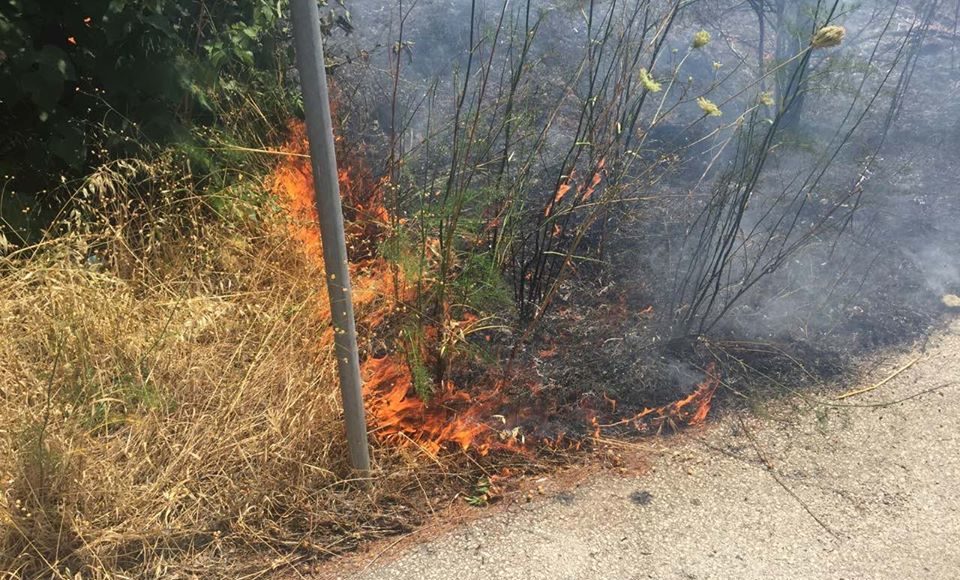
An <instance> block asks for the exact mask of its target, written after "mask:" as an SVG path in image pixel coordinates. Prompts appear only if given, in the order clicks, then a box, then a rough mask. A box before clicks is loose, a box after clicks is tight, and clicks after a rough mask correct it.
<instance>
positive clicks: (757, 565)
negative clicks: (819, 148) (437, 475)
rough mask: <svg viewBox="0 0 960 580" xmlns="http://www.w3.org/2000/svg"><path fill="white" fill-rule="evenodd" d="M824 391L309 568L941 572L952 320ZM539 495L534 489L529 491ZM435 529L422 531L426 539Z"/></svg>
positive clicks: (957, 527)
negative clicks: (451, 525)
mask: <svg viewBox="0 0 960 580" xmlns="http://www.w3.org/2000/svg"><path fill="white" fill-rule="evenodd" d="M913 361H916V362H915V363H914V364H913V366H910V367H909V368H907V369H906V370H903V371H902V372H901V373H900V374H898V375H896V376H895V377H894V378H893V379H891V380H889V381H887V382H885V383H883V384H882V385H880V386H879V387H877V388H875V389H874V390H872V391H869V392H867V393H863V394H861V395H857V396H853V397H849V398H846V399H844V400H837V399H836V390H835V389H829V388H828V389H826V390H811V391H807V392H805V393H802V394H799V395H795V396H792V397H789V398H787V399H782V400H776V401H772V400H767V401H766V402H765V403H763V404H762V405H761V406H760V407H758V408H757V409H755V412H754V413H745V412H740V411H731V410H728V411H726V412H724V413H723V414H722V416H721V417H720V418H719V420H718V421H717V422H716V423H715V424H713V425H712V426H709V427H707V428H705V429H704V430H699V431H688V432H687V433H685V434H684V435H682V436H680V437H678V438H672V439H647V440H644V441H641V442H639V443H616V445H617V446H616V447H615V449H616V450H617V452H618V453H621V454H622V455H623V456H624V461H625V462H627V463H629V462H631V461H633V462H634V463H637V464H641V465H642V464H644V462H646V466H647V467H646V468H645V469H642V473H637V472H636V471H634V470H624V469H622V468H621V469H607V470H604V471H603V472H601V473H600V474H596V475H594V476H592V477H590V478H588V479H587V480H586V481H576V480H574V481H573V482H570V481H567V485H566V486H564V485H563V482H562V480H561V482H560V485H559V486H556V485H552V484H551V482H549V481H542V482H541V483H540V484H538V485H539V489H541V490H542V491H543V496H542V499H541V500H537V501H532V502H530V501H527V500H526V499H525V498H524V497H523V495H522V493H520V492H518V493H517V495H518V496H519V497H516V498H513V499H514V501H507V502H505V506H504V507H503V508H501V509H500V510H499V511H498V512H496V513H494V514H492V515H491V517H489V518H488V519H485V520H474V521H469V522H467V523H465V524H464V525H462V526H461V527H459V528H456V529H454V530H452V531H449V530H448V531H442V532H440V533H439V536H438V537H433V538H430V536H429V535H427V534H424V535H419V536H416V535H415V536H410V537H409V538H407V539H406V540H400V541H397V540H393V541H390V542H388V543H384V544H382V545H375V546H371V547H370V549H369V550H368V551H367V552H366V553H362V554H357V555H356V556H354V557H353V558H351V559H350V560H346V561H341V562H335V563H333V564H332V565H327V566H325V567H321V568H320V569H318V570H317V571H316V572H315V573H314V574H312V575H310V576H308V577H310V578H318V579H319V578H338V579H348V578H356V579H363V580H386V579H390V578H404V579H421V580H429V579H434V578H436V579H441V578H462V579H465V580H469V579H472V578H477V579H481V578H482V579H484V580H491V579H512V578H529V579H539V578H543V579H550V580H553V579H556V578H570V579H572V578H610V579H621V578H622V579H638V578H683V579H691V578H696V579H701V580H704V579H709V578H832V579H837V578H918V579H919V578H952V577H955V575H956V571H957V569H958V568H960V556H958V553H957V551H956V550H955V548H954V546H955V545H956V544H957V543H958V542H960V499H958V498H960V494H958V491H960V490H958V488H957V483H956V482H957V481H960V463H958V458H960V448H958V439H957V437H956V433H957V431H958V429H960V388H958V386H960V366H958V365H960V326H958V323H957V321H956V320H955V321H954V322H953V323H952V324H951V325H950V326H949V327H948V328H947V329H945V330H943V331H941V332H938V333H937V334H936V335H935V336H934V337H933V338H932V340H931V341H930V342H929V344H928V345H927V346H926V348H923V347H920V346H918V347H916V348H913V349H910V352H905V353H904V354H903V355H901V356H899V357H893V358H887V359H886V360H885V361H884V362H883V363H882V364H881V365H880V366H878V367H877V368H875V369H873V371H871V372H869V373H867V374H866V375H864V376H863V377H861V379H860V380H859V381H857V382H856V383H855V384H853V385H847V387H849V388H856V387H872V386H875V385H877V384H879V383H881V381H883V379H885V378H887V377H889V376H890V375H891V374H893V372H895V371H896V370H898V369H902V368H903V367H904V366H906V365H907V364H909V363H910V362H913ZM538 497H539V496H538ZM434 535H435V536H436V534H434Z"/></svg>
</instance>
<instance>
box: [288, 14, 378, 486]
mask: <svg viewBox="0 0 960 580" xmlns="http://www.w3.org/2000/svg"><path fill="white" fill-rule="evenodd" d="M290 4H291V12H292V14H291V16H292V22H293V40H294V47H295V49H296V53H297V69H298V70H299V71H300V86H301V89H302V90H303V109H304V112H305V114H306V118H307V137H308V138H309V140H310V158H311V161H312V166H313V187H314V191H315V192H316V205H317V216H318V217H319V221H320V237H321V239H322V240H323V264H324V269H325V270H326V276H327V292H328V293H329V295H330V311H331V317H332V318H333V328H334V348H335V350H336V355H337V371H338V373H339V376H340V394H341V396H342V398H343V414H344V420H345V422H346V424H347V443H348V445H349V447H350V464H351V465H352V466H353V467H354V469H357V470H359V471H361V472H367V471H369V470H370V450H369V444H368V442H367V423H366V419H365V418H364V412H363V395H362V393H361V390H360V360H359V357H358V354H357V329H356V326H355V323H354V320H353V297H352V292H351V289H350V273H349V271H348V270H347V245H346V242H345V240H344V233H343V212H342V210H341V208H340V184H339V183H338V182H337V156H336V152H335V151H334V148H333V123H332V122H331V120H330V101H329V97H328V95H327V77H326V71H325V69H324V64H323V39H322V37H321V35H320V13H319V11H318V9H317V0H292V1H291V3H290Z"/></svg>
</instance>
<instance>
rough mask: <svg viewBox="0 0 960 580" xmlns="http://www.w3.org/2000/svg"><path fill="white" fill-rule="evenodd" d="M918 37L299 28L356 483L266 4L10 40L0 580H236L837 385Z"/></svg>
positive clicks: (342, 17)
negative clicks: (345, 327)
mask: <svg viewBox="0 0 960 580" xmlns="http://www.w3.org/2000/svg"><path fill="white" fill-rule="evenodd" d="M946 4H947V3H946V2H936V1H932V2H931V1H925V2H913V3H906V2H899V1H890V2H887V1H886V0H884V1H879V0H878V1H877V2H870V3H866V5H865V6H861V7H854V6H848V5H846V4H845V3H840V2H812V1H809V2H808V1H804V2H785V1H783V0H769V1H767V0H761V1H756V2H747V3H736V5H733V3H726V2H722V1H709V2H708V1H703V2H690V1H689V0H685V1H681V0H676V1H659V0H657V1H655V0H639V1H635V2H627V3H622V2H619V1H610V2H592V1H591V2H587V3H584V4H577V5H576V6H573V5H571V6H566V5H563V6H561V5H558V6H552V7H550V8H549V9H547V8H544V7H540V6H537V5H536V4H535V3H533V2H531V1H530V0H527V1H526V2H519V3H510V2H497V1H491V2H480V1H479V0H472V1H465V2H455V3H453V5H452V6H451V11H450V14H449V15H447V16H446V17H449V18H451V19H452V21H456V22H458V23H459V24H458V26H460V27H461V28H462V29H463V35H462V37H461V35H459V34H458V35H452V34H447V35H442V34H441V35H439V36H435V37H433V38H431V35H437V34H438V33H437V32H435V31H434V32H431V28H430V27H431V26H438V25H439V21H433V20H431V19H429V18H427V17H426V16H425V15H424V14H423V13H422V11H420V12H418V9H419V8H418V6H417V3H416V2H407V1H406V0H404V1H403V2H401V3H397V4H396V5H394V4H390V5H389V6H388V7H387V9H388V11H392V12H391V14H390V16H384V17H383V18H386V19H387V20H386V22H385V23H383V22H381V23H380V24H382V26H383V28H385V29H386V31H387V33H388V37H389V38H390V41H389V42H388V43H386V44H384V43H383V42H382V38H381V39H380V40H378V41H376V42H374V41H371V40H369V38H367V37H365V36H364V34H365V32H366V33H368V34H370V35H379V34H380V33H381V32H382V30H380V29H378V28H376V26H374V24H376V22H375V21H374V20H373V18H374V17H373V16H370V14H375V13H378V12H376V11H375V10H373V9H372V8H371V6H372V5H370V2H368V1H366V0H365V1H364V2H358V3H357V4H356V5H350V6H348V7H349V8H350V10H352V11H354V12H356V13H357V15H356V16H357V18H356V20H354V19H352V18H351V14H350V11H348V10H347V8H345V7H344V6H339V5H338V6H334V7H327V8H326V11H325V12H324V14H325V16H324V30H325V32H326V33H327V35H328V42H329V45H330V46H331V50H330V51H329V54H328V57H329V59H330V62H329V63H328V64H329V67H328V72H329V73H330V78H331V81H332V84H333V86H334V89H335V90H334V101H335V102H334V106H335V113H336V117H337V119H336V121H335V125H336V127H337V131H336V132H337V143H338V156H339V161H340V166H341V175H340V181H341V187H342V190H343V192H342V193H343V196H344V206H345V213H346V218H347V230H348V231H347V234H348V243H349V249H350V252H351V271H352V273H353V276H354V279H353V284H354V289H355V297H354V300H355V303H356V308H357V317H358V328H359V332H360V342H361V345H360V346H361V350H362V357H363V359H362V369H363V372H364V377H365V382H366V383H365V393H364V394H365V398H366V404H367V413H368V422H369V427H370V434H371V442H372V444H373V456H374V464H375V469H374V471H373V473H371V474H370V476H369V481H358V479H357V478H356V475H355V474H352V473H351V472H350V470H349V466H348V461H347V451H346V445H345V442H344V441H343V437H342V425H341V422H340V406H339V401H338V396H337V389H336V377H335V365H334V361H333V358H332V356H333V352H332V332H333V330H332V329H331V328H330V325H329V323H328V314H327V312H328V304H327V298H326V289H325V288H324V286H323V276H324V275H323V263H322V257H321V253H320V251H319V249H320V248H319V239H318V235H317V233H316V231H315V229H316V228H315V225H314V224H315V214H314V213H313V205H312V195H313V192H312V181H311V178H310V173H309V171H310V169H309V168H310V165H309V160H308V158H307V156H306V152H307V148H306V141H305V137H304V135H303V128H302V124H301V123H300V121H299V120H298V119H300V118H301V116H302V111H301V103H300V96H299V89H298V87H297V83H296V75H295V73H294V71H293V69H292V62H293V59H292V56H293V55H292V52H291V51H292V48H291V46H290V42H289V35H290V32H289V23H288V22H287V20H286V15H287V13H288V10H287V6H286V3H285V2H268V1H265V0H238V1H235V2H226V3H207V2H196V1H193V0H157V1H155V2H150V3H146V4H144V3H130V2H123V1H118V0H113V1H109V2H108V1H106V0H104V1H100V2H97V1H81V0H72V1H69V2H59V3H54V4H49V5H39V4H38V5H34V4H32V3H27V2H23V3H21V2H11V3H8V5H6V6H5V7H4V8H2V9H0V35H2V36H0V38H2V40H0V87H2V89H0V123H2V124H3V126H4V136H5V137H6V138H5V139H4V143H3V144H2V145H0V153H2V161H0V174H2V175H0V179H2V181H0V210H2V214H0V217H2V222H0V491H2V493H0V577H9V578H32V577H36V578H41V577H42V578H50V577H52V578H176V577H182V578H187V577H204V578H209V577H225V578H226V577H229V578H236V577H242V576H243V575H244V574H249V575H251V576H250V577H255V576H256V575H258V574H266V573H268V572H269V571H271V570H274V569H277V568H280V567H283V566H287V565H291V564H298V563H302V562H304V561H310V560H315V559H324V558H328V557H330V556H332V555H334V554H337V553H341V552H343V551H345V550H349V549H352V548H353V547H355V546H357V545H358V543H360V542H361V541H364V540H367V539H370V538H373V537H377V536H382V535H388V534H395V533H399V532H402V531H406V530H409V529H411V528H412V527H414V526H416V525H418V524H419V523H420V522H422V521H423V519H424V518H425V517H427V515H428V514H431V513H435V512H436V511H438V510H439V509H441V508H442V507H444V506H446V505H449V504H450V503H453V502H462V501H464V500H465V501H466V502H467V503H468V504H470V505H476V506H479V505H486V504H487V503H488V502H489V501H493V500H495V498H496V495H497V491H498V489H499V486H500V485H502V482H503V481H504V480H506V479H509V478H510V477H512V476H515V475H517V474H523V473H529V472H533V471H537V470H542V469H544V468H546V467H547V466H549V465H551V464H553V463H555V462H558V461H563V456H564V454H566V453H567V452H569V451H571V450H576V449H581V448H585V447H589V446H591V445H594V444H597V442H599V441H602V440H603V439H604V438H605V437H613V436H617V435H624V434H628V433H629V434H635V433H638V432H639V433H669V432H673V431H674V430H677V429H680V428H683V427H684V426H688V425H699V424H702V423H704V422H705V421H706V420H707V415H708V413H709V412H710V410H711V406H712V405H713V404H714V403H715V399H717V398H718V397H722V396H724V393H726V396H728V397H733V396H737V395H740V396H743V393H742V391H741V390H740V389H741V388H742V384H741V383H744V384H745V383H746V382H748V381H747V379H746V378H744V377H748V376H749V377H752V379H753V380H755V379H756V378H757V377H762V380H761V381H760V382H763V383H764V384H765V385H766V386H769V385H770V384H771V383H777V384H779V383H778V381H783V382H784V383H789V382H790V381H792V380H795V379H796V377H798V376H799V377H801V378H802V379H803V380H817V379H819V378H820V377H822V376H826V375H828V374H830V373H836V372H838V371H839V370H840V369H842V368H843V361H842V360H841V359H842V357H840V356H839V355H837V354H836V353H834V352H828V347H829V345H831V344H834V343H832V342H830V341H831V340H837V341H846V342H847V343H848V344H849V343H857V345H858V348H860V347H861V346H862V347H864V348H865V347H866V346H867V345H868V343H869V340H868V339H861V335H857V336H856V337H855V338H853V339H851V336H852V335H851V334H844V333H845V332H847V329H848V328H852V326H850V325H852V324H853V323H850V320H851V316H852V315H851V312H853V311H852V310H851V309H850V308H848V306H849V305H850V304H851V303H852V302H849V301H855V300H861V299H862V300H865V301H870V300H880V299H881V298H877V296H880V294H876V295H875V294H871V293H870V292H867V291H863V290H862V289H863V287H864V281H863V280H864V279H865V278H862V277H860V275H861V274H863V272H861V270H860V269H859V268H862V267H864V266H872V267H873V268H878V266H877V265H876V264H882V265H883V268H888V267H889V268H890V271H894V270H895V266H896V265H895V264H893V265H891V264H889V263H887V262H883V261H880V262H870V263H869V264H867V262H865V261H864V260H862V259H861V258H862V254H857V253H856V252H857V251H859V250H855V249H854V248H862V247H863V245H864V244H863V243H862V242H863V241H864V240H865V239H869V236H870V235H875V234H876V231H877V228H876V226H875V223H876V222H875V221H870V220H867V223H868V224H869V225H868V226H867V227H863V226H861V220H860V219H859V218H860V216H861V214H862V213H864V212H867V215H868V216H869V215H870V214H869V206H870V204H869V203H866V202H865V201H864V196H865V192H866V191H868V190H869V187H870V179H871V176H873V175H875V174H877V173H881V172H883V171H884V168H883V167H880V160H881V159H882V158H883V153H884V151H885V149H884V147H886V146H888V144H889V141H890V139H889V137H890V135H892V134H893V132H895V131H896V127H897V119H898V118H899V115H900V112H901V108H902V106H903V103H904V100H905V99H906V98H907V97H908V95H909V94H910V93H909V90H910V82H911V79H912V77H913V75H914V72H915V71H916V67H917V61H918V59H919V56H920V54H921V53H922V50H923V48H924V47H925V46H929V45H928V44H925V43H927V42H928V41H929V38H930V37H931V35H932V34H933V32H934V31H942V30H943V29H944V27H945V26H946V25H944V24H943V22H946V21H947V19H948V16H949V15H948V14H947V13H951V10H948V9H947V6H946ZM359 11H366V12H363V13H362V14H361V13H360V12H359ZM945 15H947V16H945ZM365 18H366V19H365ZM438 18H439V17H438ZM358 21H362V22H366V23H368V24H370V29H369V30H368V31H365V30H363V29H361V28H356V26H357V22H358ZM730 24H732V25H735V26H733V29H734V30H736V33H730V29H731V28H730V27H729V26H723V25H730ZM451 26H452V24H451ZM954 30H955V23H954ZM854 32H855V33H854ZM894 32H896V33H894ZM432 41H435V42H436V44H434V43H433V42H432ZM418 42H419V44H418ZM427 46H435V48H434V49H430V48H426V47H427ZM560 46H563V47H565V48H564V51H563V52H561V51H560V49H559V48H558V47H560ZM370 47H374V48H370ZM421 47H423V48H421ZM444 51H449V54H448V55H447V58H441V57H438V56H437V55H438V54H440V53H443V52H444ZM891 199H892V198H891ZM864 207H867V208H868V209H863V208H864ZM855 218H856V219H855ZM849 239H852V240H854V241H853V242H848V240H849ZM838 248H840V250H838ZM843 248H851V250H850V251H849V252H845V251H843ZM891 259H892V258H891ZM815 262H816V263H820V262H823V263H824V264H827V263H829V264H831V267H830V268H829V269H827V270H826V273H825V274H824V273H822V272H821V273H819V274H817V275H816V276H814V275H812V274H809V273H808V272H807V266H809V265H810V264H813V263H815ZM797 264H800V266H797ZM834 264H835V266H833V265H834ZM901 269H902V265H901ZM863 276H866V274H863ZM898 280H899V279H898ZM811 284H813V286H810V285H811ZM797 288H801V289H802V290H799V289H797ZM824 288H827V289H828V290H829V292H827V291H825V290H824ZM878 288H880V290H883V291H890V292H896V291H899V287H897V288H894V289H893V290H890V287H889V286H878ZM910 290H911V291H916V292H920V290H919V289H916V288H913V287H911V288H910ZM926 290H927V289H924V291H925V292H926ZM938 290H939V288H938V289H937V290H934V291H932V292H928V293H929V294H930V295H931V296H933V298H932V299H931V300H930V301H932V302H934V303H937V300H939V295H938V294H936V292H937V291H938ZM878 292H879V290H878ZM824 295H829V296H833V297H834V298H832V299H831V300H833V301H831V302H828V301H827V299H824V298H823V297H824ZM911 296H912V295H911ZM924 296H926V294H924ZM786 297H789V299H788V298H786ZM805 300H806V301H805ZM818 300H822V304H823V305H826V306H824V308H823V309H822V310H813V309H812V308H811V306H810V305H811V303H814V302H816V301H818ZM845 300H846V301H848V302H844V301H845ZM789 301H793V302H789ZM769 304H776V305H777V308H778V309H780V311H784V310H789V312H790V314H788V315H787V314H785V315H784V316H783V318H782V319H779V318H777V319H775V320H774V319H771V317H769V316H766V315H763V316H757V313H758V312H760V313H763V312H765V310H764V309H765V308H768V306H769ZM835 304H842V306H837V307H836V308H834V307H833V305H835ZM857 304H859V302H857ZM924 304H926V303H924ZM784 305H788V306H784ZM913 306H914V304H913V303H911V307H910V308H911V309H905V310H904V312H905V313H904V314H903V315H902V318H900V319H897V320H898V321H899V322H901V323H903V324H902V327H903V328H905V327H910V328H918V329H920V328H923V327H924V326H923V325H925V324H929V323H931V319H932V315H928V314H924V316H919V315H917V316H914V310H913ZM918 308H919V307H918ZM813 312H816V313H817V316H816V317H814V316H812V314H811V313H813ZM861 312H862V310H861ZM898 312H899V311H898ZM753 316H757V317H758V318H762V319H763V321H762V323H758V322H756V321H755V320H754V318H751V317H753ZM804 316H807V318H803V317H804ZM877 316H878V317H881V318H882V317H883V316H886V313H885V312H878V313H877ZM911 316H913V318H911ZM801 319H802V321H801ZM798 321H801V322H798ZM857 324H858V325H860V326H858V328H862V327H863V325H864V324H865V323H863V321H862V320H861V321H858V322H857ZM876 324H878V325H879V324H880V323H879V322H878V323H876ZM797 328H801V329H802V332H803V333H806V334H804V336H799V334H798V332H797ZM877 328H880V327H879V326H878V327H877ZM898 332H900V331H899V330H898ZM918 332H920V331H919V330H918ZM870 336H871V337H873V336H882V338H880V339H877V341H878V342H881V343H882V342H883V341H884V340H887V341H890V340H892V339H891V338H889V336H888V335H886V334H883V332H882V331H881V330H878V331H877V332H876V333H875V334H871V335H870ZM762 337H772V338H770V340H769V342H764V341H762V340H761V338H762ZM858 340H861V341H862V344H861V343H859V342H857V341H858ZM871 340H872V339H871ZM870 344H874V343H870ZM758 352H759V353H760V354H757V353H758ZM798 359H802V360H798ZM797 369H802V370H797ZM738 381H739V382H738ZM791 384H792V383H791ZM731 393H736V394H735V395H734V394H731Z"/></svg>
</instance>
